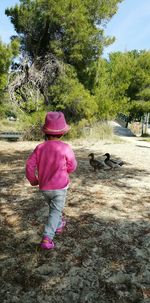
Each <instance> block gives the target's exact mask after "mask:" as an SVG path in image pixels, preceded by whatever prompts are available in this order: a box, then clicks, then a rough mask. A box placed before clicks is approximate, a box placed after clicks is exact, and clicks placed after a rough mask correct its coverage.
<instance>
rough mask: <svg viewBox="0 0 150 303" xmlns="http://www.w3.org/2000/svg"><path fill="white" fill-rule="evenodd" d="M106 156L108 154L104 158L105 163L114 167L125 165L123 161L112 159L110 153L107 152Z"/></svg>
mask: <svg viewBox="0 0 150 303" xmlns="http://www.w3.org/2000/svg"><path fill="white" fill-rule="evenodd" d="M104 156H106V159H105V160H104V162H105V164H106V165H107V166H109V167H110V168H111V169H112V168H120V167H121V166H122V165H124V162H123V161H115V160H113V159H111V157H110V154H109V153H106V154H105V155H104Z"/></svg>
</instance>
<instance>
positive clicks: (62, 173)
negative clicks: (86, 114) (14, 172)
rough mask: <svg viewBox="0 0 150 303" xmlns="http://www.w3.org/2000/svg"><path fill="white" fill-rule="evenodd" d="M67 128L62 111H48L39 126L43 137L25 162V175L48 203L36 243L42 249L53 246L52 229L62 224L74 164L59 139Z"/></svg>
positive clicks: (69, 151) (60, 229) (66, 147)
mask: <svg viewBox="0 0 150 303" xmlns="http://www.w3.org/2000/svg"><path fill="white" fill-rule="evenodd" d="M69 129H70V127H69V125H68V124H67V123H66V120H65V117H64V114H63V113H62V112H48V113H47V115H46V118H45V124H44V126H43V132H44V133H45V136H46V141H45V142H44V143H41V144H39V145H38V146H37V147H36V148H35V150H34V151H33V152H32V154H31V155H30V156H29V158H28V159H27V162H26V177H27V179H28V180H29V182H30V184H31V185H32V186H36V185H39V189H40V191H41V192H42V193H43V195H44V197H45V198H46V201H47V202H48V205H49V217H48V222H47V224H46V225H45V230H44V235H43V238H42V241H41V244H40V245H41V248H43V249H52V248H54V246H55V245H54V242H53V238H54V235H55V233H61V232H62V231H63V228H64V227H65V225H66V221H65V220H64V219H63V218H62V211H63V208H64V206H65V200H66V194H67V188H68V185H69V174H70V173H72V172H74V171H75V169H76V167H77V161H76V159H75V155H74V153H73V151H72V149H71V147H70V146H69V145H68V144H66V143H64V142H62V141H61V140H60V139H61V137H62V135H64V134H65V133H67V132H68V131H69ZM36 172H37V174H36Z"/></svg>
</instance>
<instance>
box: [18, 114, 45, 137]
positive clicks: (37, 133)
mask: <svg viewBox="0 0 150 303" xmlns="http://www.w3.org/2000/svg"><path fill="white" fill-rule="evenodd" d="M45 115H46V111H38V112H35V113H33V114H30V115H24V114H23V115H22V130H23V132H24V136H23V139H24V140H30V141H39V140H41V139H43V137H44V134H43V133H42V125H43V124H44V119H45ZM20 118H21V116H20Z"/></svg>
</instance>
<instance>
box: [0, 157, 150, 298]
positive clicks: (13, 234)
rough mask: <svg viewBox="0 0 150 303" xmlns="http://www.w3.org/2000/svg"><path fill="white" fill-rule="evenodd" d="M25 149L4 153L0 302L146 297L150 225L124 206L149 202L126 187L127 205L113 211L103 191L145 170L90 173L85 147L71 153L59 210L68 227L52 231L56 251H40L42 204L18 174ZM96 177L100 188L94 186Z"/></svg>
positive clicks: (44, 215)
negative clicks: (73, 165)
mask: <svg viewBox="0 0 150 303" xmlns="http://www.w3.org/2000/svg"><path fill="white" fill-rule="evenodd" d="M29 153H30V151H25V152H21V153H20V152H19V153H14V154H12V155H4V154H2V158H3V159H4V160H5V161H4V162H3V163H4V168H3V169H2V171H1V182H2V183H1V185H2V186H3V190H2V194H1V202H2V203H1V242H0V246H1V269H2V275H1V278H2V279H1V298H2V301H1V302H5V303H6V302H10V303H11V302H12V303H13V302H30V303H37V302H54V303H55V302H64V303H67V302H68V303H70V302H75V303H77V302H79V303H80V302H81V303H86V302H88V303H97V302H101V303H116V302H117V303H130V302H138V303H144V302H145V301H144V298H147V299H148V298H149V292H148V289H149V245H150V243H149V240H148V239H149V233H150V225H149V221H148V217H143V218H141V219H136V218H135V216H136V215H135V216H134V217H132V219H131V218H130V216H129V212H130V211H131V206H132V207H133V209H134V207H135V206H136V205H139V206H140V207H141V208H142V207H144V206H142V204H140V202H141V201H142V200H143V202H145V203H147V204H148V202H149V199H148V196H146V195H145V194H143V195H141V196H140V197H139V200H136V201H135V200H134V199H132V194H133V192H132V191H131V192H130V191H128V193H129V194H130V197H129V196H128V200H127V199H126V198H125V196H124V198H123V199H124V200H123V203H124V204H125V206H126V209H128V211H127V213H125V210H123V212H124V217H121V216H120V217H119V216H118V215H117V214H118V212H120V211H121V209H119V208H117V207H116V205H115V206H114V205H112V204H110V205H109V203H108V201H107V199H106V198H107V197H105V193H104V192H103V187H104V186H107V187H108V192H109V193H111V189H112V188H114V189H115V190H117V188H121V191H122V192H124V191H125V190H126V188H127V187H126V186H125V184H126V182H125V180H124V178H125V179H127V178H128V176H129V178H131V177H133V176H134V178H137V180H139V181H140V180H142V178H143V176H147V171H145V170H143V171H141V170H138V169H136V168H134V167H130V165H129V166H128V168H125V169H124V168H123V170H121V171H118V172H117V173H116V172H112V171H109V172H102V173H94V172H93V171H92V168H91V167H90V165H89V162H88V159H87V155H86V153H84V154H83V153H81V154H80V151H79V152H77V156H78V157H77V158H78V162H79V165H78V169H77V171H76V173H75V174H74V175H73V176H72V177H71V179H72V181H73V182H72V185H71V186H70V190H69V191H68V202H67V205H66V209H65V215H66V216H67V220H68V224H67V228H66V230H65V231H64V233H63V234H62V235H59V236H56V237H55V243H56V248H55V250H53V251H41V250H40V249H39V245H38V243H39V239H40V238H41V235H42V231H43V224H44V223H45V222H46V219H47V213H48V209H47V206H46V205H45V201H44V199H43V198H42V196H41V195H39V192H38V190H37V188H32V187H30V186H29V185H28V183H27V181H26V180H25V178H24V165H25V159H26V158H27V156H28V154H29ZM18 161H19V162H18ZM16 166H17V167H16ZM114 173H115V174H114ZM122 179H123V186H122V187H120V186H121V180H122ZM116 181H117V182H118V184H117V183H116ZM99 183H100V184H101V185H102V187H101V188H99V187H98V188H96V187H95V188H94V186H96V185H97V184H98V185H99ZM91 189H92V190H93V191H92V192H91V191H90V190H91ZM126 194H127V192H126ZM140 199H141V200H140ZM132 204H134V205H132ZM143 205H144V204H143ZM120 207H121V206H120ZM140 207H139V211H140ZM134 211H135V210H134ZM15 300H16V301H15Z"/></svg>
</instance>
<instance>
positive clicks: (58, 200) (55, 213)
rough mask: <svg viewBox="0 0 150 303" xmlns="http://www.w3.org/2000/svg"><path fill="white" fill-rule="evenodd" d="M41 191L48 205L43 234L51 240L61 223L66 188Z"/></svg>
mask: <svg viewBox="0 0 150 303" xmlns="http://www.w3.org/2000/svg"><path fill="white" fill-rule="evenodd" d="M41 192H42V194H43V195H44V197H45V198H46V202H47V203H48V205H49V217H48V222H47V224H46V225H45V230H44V236H48V237H49V238H50V239H51V240H52V239H53V238H54V236H55V231H56V229H57V228H59V227H60V226H61V224H62V211H63V209H64V206H65V201H66V194H67V189H57V190H42V191H41Z"/></svg>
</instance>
